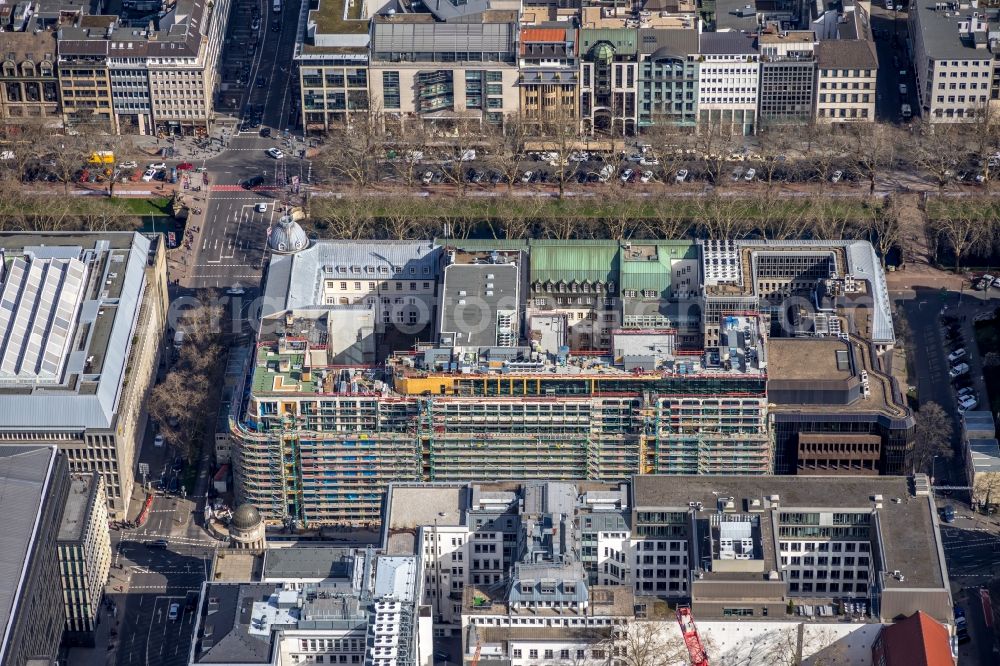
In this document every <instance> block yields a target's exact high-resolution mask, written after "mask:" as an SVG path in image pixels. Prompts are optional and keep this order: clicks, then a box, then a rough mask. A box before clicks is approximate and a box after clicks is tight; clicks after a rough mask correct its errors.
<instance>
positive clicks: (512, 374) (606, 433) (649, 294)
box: [229, 239, 913, 526]
mask: <svg viewBox="0 0 1000 666" xmlns="http://www.w3.org/2000/svg"><path fill="white" fill-rule="evenodd" d="M392 248H393V249H391V250H390V249H389V248H388V247H382V246H381V245H379V244H378V243H373V242H319V243H316V244H315V245H313V246H311V247H308V248H307V249H303V250H300V251H298V252H295V253H290V254H275V255H273V256H272V258H271V263H270V266H269V269H268V277H267V282H266V285H265V289H264V293H265V304H264V313H265V325H264V326H263V327H262V332H261V335H260V338H259V340H258V346H257V348H256V352H255V355H254V358H252V359H249V362H248V363H247V366H246V368H245V370H244V372H245V374H244V377H243V380H242V382H243V383H242V384H241V385H239V386H236V387H235V388H234V390H233V395H235V396H246V398H245V399H243V400H240V401H233V402H232V406H231V411H230V413H229V426H230V430H231V433H232V436H233V438H234V445H233V447H232V449H231V455H232V460H233V464H234V472H235V487H236V494H237V497H238V500H239V501H240V502H241V503H244V502H245V503H249V504H252V505H253V506H255V507H257V508H258V509H259V510H260V512H261V514H262V516H263V517H264V519H265V520H266V521H268V522H271V523H275V522H286V523H287V522H293V523H295V524H298V525H308V526H319V525H323V524H329V523H345V522H350V523H354V524H364V523H374V522H377V521H378V520H379V516H380V513H379V506H380V500H381V496H382V493H383V491H384V489H385V487H386V486H387V485H388V484H389V483H399V482H409V481H447V482H466V481H477V480H482V479H483V478H484V477H489V478H493V479H496V480H501V479H510V480H516V479H549V480H572V479H592V480H602V481H620V480H625V479H627V478H629V477H631V476H632V475H633V474H638V473H644V474H657V473H659V474H751V475H752V474H767V473H772V472H774V471H778V472H781V473H785V474H794V473H801V474H831V473H845V474H857V473H868V474H872V475H875V474H902V473H904V472H905V470H906V469H907V467H906V461H907V459H908V455H909V451H910V446H911V442H912V431H913V417H912V413H911V412H910V411H909V409H908V408H907V407H906V405H905V401H903V399H902V397H901V395H900V392H899V388H898V386H897V385H896V383H895V381H894V380H893V379H892V378H891V377H890V376H889V374H888V369H887V367H886V364H887V362H888V360H887V359H888V358H889V357H890V356H891V355H886V354H885V352H886V351H887V350H888V349H891V347H892V345H893V344H894V335H893V330H892V318H891V313H890V311H889V301H888V290H887V289H886V286H885V278H884V275H883V274H882V272H881V266H880V264H879V262H878V258H877V256H876V254H875V252H874V250H873V249H872V247H871V245H870V244H869V243H866V242H863V241H832V242H802V243H796V242H785V243H781V242H767V241H736V242H715V241H710V242H704V243H700V242H690V241H659V240H658V241H642V240H633V241H629V242H617V241H534V240H532V241H527V242H525V241H499V242H490V241H486V240H473V241H469V240H448V239H442V240H439V241H435V242H426V241H423V242H412V243H410V244H403V245H402V246H400V245H399V244H393V245H392ZM393 252H396V253H397V254H392V253H393ZM383 269H384V270H383ZM341 294H344V295H343V296H342V295H341ZM397 294H399V296H398V297H397ZM790 298H794V299H795V300H794V302H795V303H799V304H801V307H796V309H794V311H789V310H788V309H787V305H786V301H787V299H790ZM397 299H398V300H399V301H400V302H399V303H398V304H397V303H396V300H397ZM809 304H813V305H812V307H811V308H810V307H807V306H808V305H809ZM397 307H398V308H404V310H403V311H396V310H393V308H397ZM406 308H409V309H408V310H405V309H406ZM522 313H523V315H522ZM373 319H374V320H375V321H381V322H382V324H383V325H384V327H381V328H380V327H379V326H377V325H375V324H374V323H373ZM788 321H792V322H793V323H792V324H788V323H787V322H788ZM244 387H245V388H244Z"/></svg>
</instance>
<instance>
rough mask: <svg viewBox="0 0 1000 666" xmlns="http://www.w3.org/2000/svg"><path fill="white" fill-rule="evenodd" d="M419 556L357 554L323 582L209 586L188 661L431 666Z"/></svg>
mask: <svg viewBox="0 0 1000 666" xmlns="http://www.w3.org/2000/svg"><path fill="white" fill-rule="evenodd" d="M418 571H419V570H418V565H417V561H416V558H414V557H393V556H384V555H375V554H374V553H373V552H371V551H356V552H353V553H350V554H349V555H347V556H346V557H345V558H344V560H343V561H342V562H340V565H339V566H338V568H337V570H336V571H334V572H332V573H331V574H330V575H329V576H327V577H326V578H325V579H324V580H323V581H322V582H319V583H309V584H305V585H302V586H299V589H294V587H291V586H289V587H283V586H282V585H281V584H275V583H203V584H202V592H201V599H200V601H199V602H198V605H197V608H196V610H195V611H194V612H195V613H196V617H195V621H194V630H193V640H192V644H191V651H190V653H189V656H188V664H189V665H190V666H194V665H195V664H220V665H227V664H229V665H232V666H245V665H247V664H269V665H271V666H293V665H294V664H305V663H314V664H320V663H329V664H365V665H366V666H430V665H431V663H432V646H431V633H430V622H429V619H428V618H426V614H425V613H422V612H421V609H420V605H419V596H420V585H421V579H420V576H419V573H418Z"/></svg>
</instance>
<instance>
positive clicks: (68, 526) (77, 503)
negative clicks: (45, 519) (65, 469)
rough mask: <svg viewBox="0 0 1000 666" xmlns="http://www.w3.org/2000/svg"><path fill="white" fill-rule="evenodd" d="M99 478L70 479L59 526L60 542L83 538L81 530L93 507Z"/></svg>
mask: <svg viewBox="0 0 1000 666" xmlns="http://www.w3.org/2000/svg"><path fill="white" fill-rule="evenodd" d="M99 481H100V477H99V476H98V475H97V474H96V473H94V474H74V475H73V477H72V478H71V479H70V485H69V496H68V497H67V498H66V506H65V508H64V509H63V517H62V522H61V523H60V524H59V536H58V539H59V540H60V541H77V540H79V539H81V538H82V537H83V528H84V527H86V525H87V521H88V519H89V517H90V508H91V507H92V506H93V505H94V500H95V497H96V495H97V487H98V483H99Z"/></svg>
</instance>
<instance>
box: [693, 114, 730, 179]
mask: <svg viewBox="0 0 1000 666" xmlns="http://www.w3.org/2000/svg"><path fill="white" fill-rule="evenodd" d="M737 140H738V137H737V136H736V133H735V132H734V131H733V128H732V126H730V125H706V126H704V127H699V128H698V131H697V133H696V134H695V145H696V146H697V149H698V151H699V152H700V153H701V157H702V159H704V160H705V165H706V166H707V167H708V175H709V176H710V177H711V179H712V182H713V183H716V184H718V183H719V182H720V181H721V178H722V173H723V172H724V171H725V169H726V166H727V165H728V164H729V161H730V155H732V152H733V149H734V148H735V147H736V143H737Z"/></svg>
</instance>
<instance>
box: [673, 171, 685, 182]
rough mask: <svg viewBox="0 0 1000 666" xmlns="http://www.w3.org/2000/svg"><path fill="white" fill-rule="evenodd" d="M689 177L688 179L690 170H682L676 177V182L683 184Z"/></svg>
mask: <svg viewBox="0 0 1000 666" xmlns="http://www.w3.org/2000/svg"><path fill="white" fill-rule="evenodd" d="M687 177H688V170H687V169H681V170H680V171H678V172H677V175H676V176H674V180H675V181H677V182H678V183H683V182H684V181H685V180H687Z"/></svg>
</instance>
